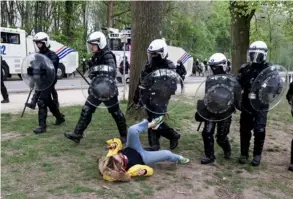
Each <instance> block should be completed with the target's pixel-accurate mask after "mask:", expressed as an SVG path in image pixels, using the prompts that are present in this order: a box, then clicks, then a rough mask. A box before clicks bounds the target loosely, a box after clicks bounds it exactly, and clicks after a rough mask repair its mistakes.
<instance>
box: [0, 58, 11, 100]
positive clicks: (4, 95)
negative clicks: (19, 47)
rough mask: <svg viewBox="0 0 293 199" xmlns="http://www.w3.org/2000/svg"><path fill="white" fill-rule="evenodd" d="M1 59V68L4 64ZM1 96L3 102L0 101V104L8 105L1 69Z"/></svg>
mask: <svg viewBox="0 0 293 199" xmlns="http://www.w3.org/2000/svg"><path fill="white" fill-rule="evenodd" d="M0 57H1V67H2V66H3V65H4V64H6V63H5V62H4V61H3V60H2V56H0ZM1 94H2V97H3V100H2V101H1V103H2V104H3V103H9V97H8V92H7V88H6V86H5V84H4V75H3V70H2V68H1Z"/></svg>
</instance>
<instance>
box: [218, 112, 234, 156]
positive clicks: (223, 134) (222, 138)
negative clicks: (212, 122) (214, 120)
mask: <svg viewBox="0 0 293 199" xmlns="http://www.w3.org/2000/svg"><path fill="white" fill-rule="evenodd" d="M231 121H232V118H231V117H229V118H227V119H225V120H223V121H220V122H218V124H217V125H218V128H217V135H216V137H217V143H218V145H219V146H220V147H221V148H222V149H223V151H224V158H225V159H227V160H229V159H230V158H231V144H230V141H229V138H228V134H229V131H230V125H231Z"/></svg>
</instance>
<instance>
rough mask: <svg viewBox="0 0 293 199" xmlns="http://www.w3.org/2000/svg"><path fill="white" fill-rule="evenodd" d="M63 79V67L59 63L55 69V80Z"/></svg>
mask: <svg viewBox="0 0 293 199" xmlns="http://www.w3.org/2000/svg"><path fill="white" fill-rule="evenodd" d="M63 77H65V67H64V65H63V64H62V63H60V64H59V65H58V69H57V78H58V79H62V78H63Z"/></svg>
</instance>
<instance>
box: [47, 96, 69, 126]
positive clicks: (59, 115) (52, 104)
mask: <svg viewBox="0 0 293 199" xmlns="http://www.w3.org/2000/svg"><path fill="white" fill-rule="evenodd" d="M49 109H50V111H51V113H52V114H53V116H54V117H55V118H56V121H55V125H60V124H62V123H64V122H65V116H64V115H63V114H62V113H60V110H59V108H58V107H57V105H56V103H55V102H53V101H51V102H50V104H49Z"/></svg>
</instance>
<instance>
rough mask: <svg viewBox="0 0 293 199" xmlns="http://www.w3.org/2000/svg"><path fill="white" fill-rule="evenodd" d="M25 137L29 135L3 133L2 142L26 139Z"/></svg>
mask: <svg viewBox="0 0 293 199" xmlns="http://www.w3.org/2000/svg"><path fill="white" fill-rule="evenodd" d="M24 136H27V135H24V134H20V133H14V132H8V133H4V132H1V140H3V141H5V140H10V139H16V138H20V137H24Z"/></svg>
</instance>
